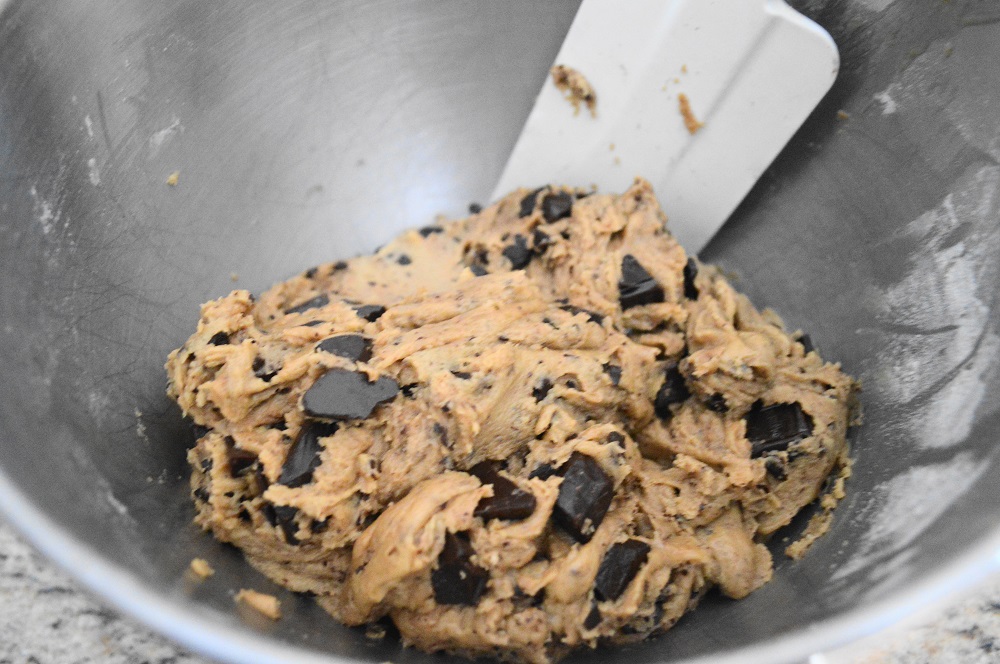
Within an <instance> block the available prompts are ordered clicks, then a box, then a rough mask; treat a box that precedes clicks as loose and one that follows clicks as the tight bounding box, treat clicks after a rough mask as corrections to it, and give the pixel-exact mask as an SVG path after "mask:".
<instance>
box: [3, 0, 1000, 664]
mask: <svg viewBox="0 0 1000 664" xmlns="http://www.w3.org/2000/svg"><path fill="white" fill-rule="evenodd" d="M576 4H577V3H576V2H574V1H572V0H565V1H554V0H548V1H546V2H527V1H524V0H519V1H512V0H508V1H504V2H501V1H499V0H494V1H491V2H487V1H486V0H483V1H481V2H475V1H472V0H447V1H444V2H442V1H434V0H409V1H408V2H405V3H404V2H390V1H387V0H378V1H376V0H369V1H367V2H346V1H343V2H332V1H331V2H306V1H304V0H286V1H284V2H264V1H257V0H254V1H247V0H219V1H217V2H205V1H204V0H155V1H153V0H103V1H101V2H94V1H90V2H85V1H84V0H36V1H31V2H28V1H25V2H7V3H3V5H2V15H0V19H2V20H0V367H2V372H3V374H2V375H3V380H2V382H0V395H2V398H0V429H2V433H0V467H2V477H0V500H2V505H3V510H4V511H5V513H6V514H7V516H8V517H9V518H10V519H11V520H12V521H13V522H14V523H16V524H17V525H18V526H19V527H20V529H21V530H22V531H23V532H24V533H25V534H26V535H27V536H28V537H29V538H30V539H31V540H32V541H33V542H34V543H35V544H36V545H37V546H38V547H39V548H40V549H41V550H42V551H44V552H45V553H46V554H48V555H49V556H50V557H51V558H53V559H54V560H56V561H57V562H59V563H60V564H61V565H63V566H64V567H66V568H67V569H69V570H70V571H71V572H72V573H73V574H75V575H76V576H77V577H78V578H80V579H81V580H83V581H84V582H85V583H86V584H87V585H89V586H90V587H91V588H93V589H94V590H95V591H97V592H98V593H100V594H101V595H102V596H103V597H105V598H106V599H107V600H108V601H110V602H111V603H113V604H115V605H117V606H119V607H121V608H123V609H125V610H126V611H128V612H129V613H131V614H133V615H135V616H137V617H138V618H140V619H141V620H143V621H145V622H146V623H148V624H150V625H152V626H153V627H155V628H156V629H158V630H160V631H162V632H163V633H165V634H167V635H169V636H171V637H173V638H174V639H176V640H177V641H179V642H181V643H183V644H185V645H187V646H189V647H191V648H193V649H195V650H197V651H200V652H202V653H205V654H208V655H211V656H214V657H218V658H220V659H226V660H233V661H237V660H239V661H261V662H278V661H282V662H288V661H296V662H306V661H331V660H333V661H347V660H361V661H371V662H383V661H385V660H391V661H393V662H396V663H397V664H403V663H405V662H425V661H431V660H430V659H429V658H428V657H427V656H425V655H422V654H420V653H417V652H412V651H405V650H402V649H401V648H400V647H399V645H398V643H396V642H395V641H393V640H392V639H389V640H388V641H386V642H384V643H380V642H373V641H371V640H369V639H366V638H365V637H364V636H363V634H362V633H361V632H360V631H358V630H352V629H347V628H344V627H341V626H339V625H337V624H335V623H333V622H332V621H331V620H329V619H328V618H327V617H326V616H325V615H324V614H323V613H322V612H321V611H319V610H318V609H316V608H315V607H314V606H313V604H312V603H311V601H310V600H308V599H306V598H301V597H297V596H294V595H291V594H289V593H285V592H282V591H277V590H276V589H275V588H274V587H273V586H271V585H270V584H268V583H267V582H266V581H264V580H263V579H262V578H261V577H260V576H259V575H257V574H256V573H254V572H253V571H251V570H250V569H249V568H248V567H247V565H246V564H245V563H244V562H243V561H242V559H241V557H240V555H239V554H238V553H237V552H236V551H234V550H232V549H230V548H227V547H225V546H221V545H219V544H216V543H214V542H213V541H212V540H211V539H210V538H209V537H208V536H206V535H204V534H202V533H201V532H199V531H198V530H197V529H196V528H195V527H193V526H192V525H191V524H190V519H191V516H192V508H191V506H190V504H189V499H188V488H187V472H186V470H185V463H184V454H185V448H186V447H187V446H188V445H189V444H190V442H191V435H190V433H189V431H188V429H187V428H186V427H185V425H184V424H182V422H181V419H180V416H179V413H178V411H177V410H176V408H175V407H173V406H172V405H171V404H170V403H169V402H168V400H167V399H166V397H165V396H164V381H165V379H164V373H163V370H162V364H163V361H164V358H165V357H166V355H167V352H168V351H169V350H171V349H172V348H174V347H176V346H178V345H179V344H180V343H181V342H182V341H183V340H184V339H185V338H186V337H187V335H188V333H189V332H190V331H191V330H192V329H193V328H194V325H195V322H196V320H197V315H198V305H199V303H201V302H202V301H204V300H207V299H210V298H213V297H217V296H219V295H221V294H224V293H226V292H228V291H229V290H230V289H231V288H232V287H233V286H234V285H237V286H239V287H243V288H248V289H250V290H252V291H260V290H262V289H264V288H266V287H267V286H268V285H269V284H271V283H273V282H275V281H278V280H280V279H283V278H285V277H288V276H290V275H292V274H294V273H296V272H298V271H300V270H302V269H303V268H305V267H307V266H309V265H311V264H314V263H318V262H321V261H326V260H331V259H335V258H338V257H343V256H348V255H351V254H354V253H356V252H362V251H366V250H371V249H372V248H374V247H375V246H376V245H378V244H380V243H382V242H383V241H385V240H386V239H388V238H389V237H391V236H392V235H393V234H394V233H396V232H397V231H398V230H399V229H401V228H404V227H406V226H411V225H416V224H424V223H426V222H428V221H429V220H430V219H431V218H432V217H433V216H434V215H436V214H438V213H446V214H451V215H455V214H461V213H462V212H463V211H464V209H465V207H466V205H467V204H468V203H469V202H470V201H479V202H482V198H483V197H484V196H485V195H487V192H489V191H490V189H491V187H492V185H493V183H494V181H495V180H496V178H497V176H498V174H499V171H500V168H501V166H502V164H503V162H504V160H505V158H506V156H507V153H508V150H509V149H510V148H511V146H512V144H513V141H514V139H515V137H516V136H517V134H518V131H519V129H520V127H521V124H522V122H523V120H524V119H525V116H526V114H527V112H528V110H529V108H530V105H531V103H532V101H533V96H534V94H535V92H536V91H537V90H538V88H539V86H540V85H541V83H542V81H543V79H544V77H545V72H546V68H547V66H548V65H549V64H550V62H551V60H552V58H553V57H554V54H555V52H556V50H557V48H558V45H559V43H560V40H561V38H562V35H563V34H564V33H565V31H566V30H567V28H568V25H569V23H570V20H571V18H572V16H573V13H574V10H575V8H576ZM797 4H798V6H799V7H800V8H801V9H802V10H803V11H805V12H806V13H807V14H809V15H810V16H812V17H814V18H815V19H816V20H817V21H818V22H819V23H821V24H822V25H824V26H825V27H827V28H828V29H829V30H830V31H831V32H832V34H833V35H834V37H835V38H836V40H837V42H838V43H839V45H840V47H841V51H842V59H843V69H842V73H841V75H840V78H839V80H838V82H837V83H836V85H835V87H834V89H833V91H832V92H831V93H830V95H829V97H828V98H827V100H826V101H825V102H824V103H823V104H822V105H821V107H820V108H819V109H818V110H817V111H816V113H815V114H814V116H813V117H812V119H810V121H808V122H807V124H806V126H805V127H804V128H803V129H802V130H801V131H800V132H799V133H798V135H797V136H796V137H795V139H794V140H793V141H792V143H791V144H790V145H789V147H788V148H787V149H786V150H785V151H784V153H783V154H782V155H781V156H780V157H779V159H778V160H777V162H776V163H775V165H774V166H773V167H772V168H771V169H770V171H769V172H768V173H767V175H766V176H765V177H764V178H763V180H762V181H761V182H760V183H759V184H758V186H757V187H756V189H755V190H754V191H753V192H752V194H751V195H750V196H749V198H748V199H747V201H746V202H745V203H744V204H743V205H742V206H741V208H740V209H739V210H738V212H737V213H736V215H735V216H734V218H733V219H732V220H731V221H730V222H729V224H728V225H727V226H726V227H725V229H724V230H723V232H722V233H721V234H720V235H719V236H718V237H717V238H716V240H715V241H714V242H713V243H712V244H711V245H710V246H709V247H708V249H707V250H706V251H705V252H704V253H703V255H702V257H703V258H704V259H705V260H708V261H717V262H719V263H721V264H722V265H723V266H724V267H725V268H726V269H727V270H731V271H734V272H736V273H738V274H739V275H740V278H739V285H740V287H742V288H743V289H744V290H746V291H747V292H749V294H750V295H751V296H752V297H753V298H754V300H755V301H756V302H758V303H760V304H764V305H769V306H772V307H774V308H775V309H776V310H778V311H779V312H780V313H781V314H783V315H784V317H785V318H786V320H787V321H788V323H789V324H790V326H792V327H793V328H799V327H801V328H803V329H805V330H807V331H808V332H810V333H811V334H812V336H813V338H814V339H815V340H816V342H817V344H818V346H819V347H820V349H821V350H822V351H823V353H824V354H825V355H826V356H827V357H829V358H835V359H838V360H840V361H842V362H843V365H844V367H845V369H846V370H847V371H849V372H850V373H852V374H856V375H859V376H861V378H862V379H863V381H864V388H865V392H864V404H865V410H866V418H865V424H864V426H863V427H861V428H860V429H859V430H857V431H856V433H855V436H854V449H855V453H854V455H855V458H856V461H857V464H856V472H855V474H854V477H853V478H852V479H851V481H850V483H849V487H850V494H849V496H848V498H847V500H845V501H844V503H843V505H842V506H841V508H840V509H839V510H838V513H837V518H836V521H835V523H834V525H833V528H832V530H831V532H830V533H829V535H827V536H826V537H825V538H823V539H822V540H820V541H819V543H818V544H817V545H816V546H815V547H814V548H813V549H812V551H811V552H810V553H809V554H808V555H807V557H806V558H805V559H804V560H803V561H801V562H799V563H791V562H790V561H788V560H785V559H781V558H779V559H778V560H779V562H778V563H777V569H776V571H775V575H774V577H775V578H774V581H773V583H771V584H770V585H768V586H766V587H765V588H763V589H761V590H760V591H758V592H756V593H754V594H753V595H752V596H751V597H749V598H748V599H746V600H744V601H740V602H732V601H728V600H725V599H723V598H721V597H710V598H709V599H708V600H707V601H706V602H705V604H704V606H703V607H701V608H699V609H698V611H697V612H696V614H694V615H693V616H690V617H688V618H687V619H685V620H683V621H682V622H681V624H680V625H679V626H678V627H677V628H676V629H674V630H673V631H671V632H670V633H669V634H668V635H666V636H665V637H663V638H660V639H657V640H654V641H651V642H648V643H645V644H643V645H640V646H636V647H632V648H628V649H627V650H625V651H618V652H615V653H609V652H600V653H598V654H590V653H582V654H580V655H578V656H576V657H575V658H574V659H575V661H594V662H596V661H606V660H611V661H616V660H617V661H625V660H627V661H630V662H653V661H657V662H659V661H671V662H675V661H679V660H688V659H689V658H698V657H709V658H711V660H712V661H714V662H724V661H734V662H735V661H739V662H750V661H760V662H780V661H784V660H790V659H794V658H796V657H801V656H803V655H805V654H807V653H808V652H810V651H812V650H815V649H818V648H822V647H824V646H828V645H830V644H833V643H836V642H841V641H844V640H848V639H851V638H855V637H857V636H860V635H862V634H864V633H868V632H871V631H873V630H876V629H879V628H880V627H882V626H884V625H886V624H887V623H889V622H890V621H892V620H893V619H895V618H897V617H898V616H900V615H901V614H903V613H905V612H906V611H907V610H909V609H911V608H914V607H916V606H919V605H921V604H923V603H925V602H927V601H929V600H931V599H933V598H936V597H939V596H941V595H943V594H945V593H947V592H949V591H950V590H952V589H954V588H956V587H959V586H961V585H963V584H967V583H969V582H971V581H972V580H974V579H977V578H979V577H981V576H982V575H983V574H985V573H987V572H988V571H990V570H992V569H993V568H995V567H997V564H998V556H1000V491H998V490H997V488H996V487H997V485H998V481H1000V464H998V462H997V454H996V449H995V447H996V445H995V442H996V439H997V430H998V424H1000V417H998V406H1000V389H998V388H997V386H996V385H997V380H996V379H997V364H998V362H997V360H998V354H1000V336H998V330H997V323H998V310H997V307H996V304H997V301H996V298H997V292H998V285H1000V274H998V269H1000V261H998V257H1000V193H998V190H1000V165H998V163H1000V112H998V110H997V109H998V108H1000V78H998V74H997V71H998V64H1000V23H998V22H1000V2H996V1H995V0H982V1H975V0H952V1H951V2H943V1H941V0H802V1H801V2H799V3H797ZM839 110H844V111H846V113H847V114H848V117H846V118H845V117H844V116H843V115H841V116H840V117H839V119H838V111H839ZM174 171H180V177H179V182H178V184H177V186H176V187H171V186H168V185H167V184H166V183H165V181H166V179H167V177H168V175H169V174H170V173H172V172H174ZM661 194H662V195H663V196H667V197H668V196H670V192H661ZM231 274H232V275H233V276H232V280H231V276H230V275H231ZM237 275H238V276H237ZM233 281H236V284H234V283H233ZM780 544H781V542H780V541H779V542H777V543H776V546H780ZM194 556H201V557H204V558H207V559H208V560H210V561H211V563H212V564H213V565H214V566H215V568H216V570H218V574H217V575H216V576H215V577H214V578H213V579H212V580H211V581H210V582H208V583H204V584H201V585H200V586H197V587H189V586H188V585H186V584H185V582H184V581H183V572H184V570H185V568H186V566H187V564H188V562H189V561H190V560H191V558H192V557H194ZM245 586H252V587H256V588H259V589H263V590H270V591H275V592H277V594H278V595H279V596H280V597H281V599H282V601H283V605H284V607H285V613H286V618H285V619H284V620H282V621H280V622H278V623H276V624H274V625H267V626H259V625H257V626H247V625H245V624H244V623H243V622H242V621H241V619H240V618H238V617H237V615H236V614H235V612H234V610H233V601H232V596H231V595H232V592H233V590H234V589H237V588H240V587H245Z"/></svg>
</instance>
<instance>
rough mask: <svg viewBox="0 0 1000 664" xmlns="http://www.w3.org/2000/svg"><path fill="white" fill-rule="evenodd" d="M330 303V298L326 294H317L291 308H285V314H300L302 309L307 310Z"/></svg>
mask: <svg viewBox="0 0 1000 664" xmlns="http://www.w3.org/2000/svg"><path fill="white" fill-rule="evenodd" d="M328 304H330V298H329V297H328V296H326V295H317V296H316V297H314V298H313V299H311V300H306V301H305V302H303V303H302V304H300V305H298V306H295V307H292V308H291V309H285V313H286V314H301V313H302V312H304V311H309V310H310V309H319V308H320V307H325V306H326V305H328Z"/></svg>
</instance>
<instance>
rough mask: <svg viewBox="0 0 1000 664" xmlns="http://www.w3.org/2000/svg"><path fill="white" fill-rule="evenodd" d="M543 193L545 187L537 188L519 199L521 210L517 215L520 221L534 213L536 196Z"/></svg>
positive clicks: (536, 201)
mask: <svg viewBox="0 0 1000 664" xmlns="http://www.w3.org/2000/svg"><path fill="white" fill-rule="evenodd" d="M543 191H545V187H539V188H538V189H535V190H534V191H533V192H531V193H530V194H528V195H527V196H525V197H524V198H522V199H521V210H520V214H519V215H518V216H519V217H520V218H521V219H524V218H525V217H527V216H529V215H530V214H531V213H532V212H534V211H535V204H536V203H538V194H540V193H542V192H543Z"/></svg>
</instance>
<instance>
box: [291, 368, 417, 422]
mask: <svg viewBox="0 0 1000 664" xmlns="http://www.w3.org/2000/svg"><path fill="white" fill-rule="evenodd" d="M397 394H399V383H397V382H396V381H395V380H393V379H392V378H389V377H388V376H382V377H381V378H379V379H378V380H376V381H375V382H369V380H368V376H366V375H365V374H363V373H358V372H356V371H348V370H346V369H331V370H329V371H327V372H326V373H325V374H323V375H322V376H320V377H319V379H318V380H317V381H316V382H315V383H313V386H312V387H310V388H309V389H308V390H307V391H306V393H305V394H304V395H303V396H302V408H303V410H305V412H306V414H307V415H309V416H311V417H322V418H325V419H330V420H363V419H366V418H367V417H369V416H370V415H371V414H372V411H373V410H375V407H376V406H378V405H379V404H382V403H385V402H386V401H391V400H392V399H394V398H395V397H396V395H397Z"/></svg>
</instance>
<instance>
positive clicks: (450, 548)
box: [431, 532, 490, 606]
mask: <svg viewBox="0 0 1000 664" xmlns="http://www.w3.org/2000/svg"><path fill="white" fill-rule="evenodd" d="M474 553H475V551H474V550H473V549H472V544H471V543H470V542H469V534H468V533H464V532H463V533H446V534H445V539H444V548H443V549H442V550H441V555H440V556H438V566H437V569H436V570H434V571H433V572H431V586H432V587H433V588H434V599H435V600H437V603H438V604H461V605H464V606H475V605H476V604H478V603H479V599H480V598H481V597H482V596H483V593H484V592H486V583H487V582H488V581H489V580H490V573H489V572H487V571H486V570H484V569H483V568H482V567H479V566H478V565H475V564H473V562H472V561H471V560H470V558H472V555H473V554H474Z"/></svg>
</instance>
